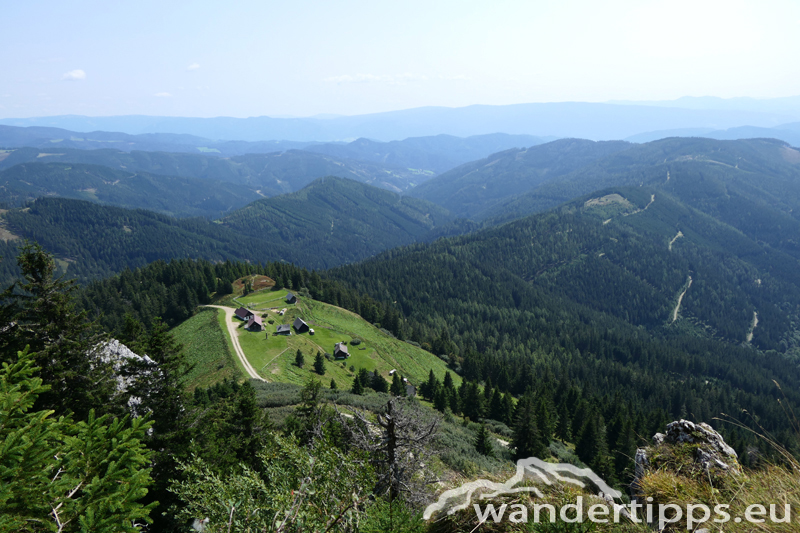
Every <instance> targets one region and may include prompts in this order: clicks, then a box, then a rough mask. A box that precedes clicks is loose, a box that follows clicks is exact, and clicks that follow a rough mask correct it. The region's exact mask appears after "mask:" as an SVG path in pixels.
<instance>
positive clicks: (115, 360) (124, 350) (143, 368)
mask: <svg viewBox="0 0 800 533" xmlns="http://www.w3.org/2000/svg"><path fill="white" fill-rule="evenodd" d="M96 353H97V355H98V356H99V357H100V359H101V360H102V361H104V362H106V363H109V362H110V363H111V365H112V367H113V369H114V374H115V375H116V379H117V394H119V395H122V394H125V393H126V392H128V389H129V388H130V386H131V385H133V383H134V382H135V381H136V379H138V378H140V377H142V376H147V375H151V374H152V373H153V372H158V364H157V363H156V362H155V361H153V360H152V359H151V358H150V357H148V356H147V355H143V356H142V355H139V354H137V353H135V352H134V351H132V350H131V349H130V348H128V347H127V346H125V345H124V344H122V343H121V342H119V341H118V340H117V339H111V340H110V341H107V342H105V343H103V344H102V345H100V346H98V347H97V352H96ZM141 403H142V399H141V398H139V397H138V396H134V395H131V396H129V397H128V400H127V404H128V410H129V411H130V412H131V414H132V415H133V416H141V415H142V414H144V413H141V412H140V411H141V408H140V405H141Z"/></svg>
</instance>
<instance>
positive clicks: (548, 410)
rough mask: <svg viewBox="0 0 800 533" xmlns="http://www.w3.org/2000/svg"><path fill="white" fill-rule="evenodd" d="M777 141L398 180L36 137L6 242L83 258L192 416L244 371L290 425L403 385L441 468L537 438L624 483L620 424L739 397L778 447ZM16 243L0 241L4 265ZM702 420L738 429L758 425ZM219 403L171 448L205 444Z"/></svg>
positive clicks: (507, 455)
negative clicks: (243, 166) (100, 161)
mask: <svg viewBox="0 0 800 533" xmlns="http://www.w3.org/2000/svg"><path fill="white" fill-rule="evenodd" d="M414 142H415V143H417V142H418V141H414ZM447 142H452V140H447ZM459 142H460V141H459ZM411 144H413V143H411ZM456 144H458V143H456ZM320 146H321V148H320ZM320 146H318V147H316V148H319V149H320V150H327V151H328V152H331V153H344V149H340V148H341V147H339V148H337V149H336V150H334V149H333V148H331V146H328V147H327V148H326V147H325V145H320ZM335 146H339V145H335ZM461 146H462V148H463V146H464V144H461ZM316 148H315V149H316ZM384 148H387V147H378V146H373V145H372V144H370V143H367V142H364V141H361V142H358V143H356V145H355V146H351V147H350V148H349V149H352V150H356V149H362V150H365V151H370V150H378V149H381V150H382V149H384ZM401 148H402V147H397V146H394V147H393V148H392V149H393V150H398V151H397V152H392V153H393V154H395V155H391V157H400V156H399V155H398V154H400V153H403V150H405V149H406V148H408V146H406V147H405V148H403V150H401ZM784 148H785V147H784V146H783V145H781V144H779V143H777V142H772V141H764V140H748V141H709V140H706V139H697V140H692V141H688V140H685V139H667V140H664V141H656V142H653V143H648V144H643V145H634V144H631V143H625V142H608V143H594V142H591V141H581V140H574V139H571V140H559V141H554V142H551V143H544V144H537V145H533V146H530V147H528V148H525V149H511V150H506V151H502V152H499V153H496V154H492V155H489V156H488V157H487V158H486V159H483V160H479V161H476V162H471V163H466V164H463V165H461V166H459V167H456V168H455V169H451V170H448V171H445V172H443V173H442V174H440V175H437V176H427V180H426V181H425V183H423V184H420V185H416V184H412V183H410V182H407V189H405V190H404V192H405V194H401V193H398V192H393V191H392V190H387V189H392V188H395V189H401V187H398V186H394V185H391V183H390V182H388V181H386V182H385V183H383V184H382V187H376V186H374V184H371V183H373V182H374V180H373V182H371V181H370V180H371V179H372V178H369V177H365V174H363V173H361V174H359V173H358V172H355V171H353V172H352V173H351V174H348V173H349V172H350V170H348V169H351V170H352V169H357V168H364V167H359V166H358V165H355V164H352V165H349V164H348V165H349V166H347V165H344V166H341V165H337V166H338V167H339V169H343V171H341V172H336V171H334V172H335V173H334V174H333V175H324V176H321V177H319V178H317V179H314V180H312V181H310V182H307V183H305V184H304V185H303V187H302V188H300V189H299V190H290V189H291V188H293V187H295V186H296V184H297V183H303V182H302V181H298V182H295V185H293V184H288V185H286V186H287V187H288V188H289V189H287V190H285V191H284V192H283V193H282V194H275V195H273V194H274V193H276V192H279V191H276V190H275V189H274V188H273V189H270V188H268V187H265V188H264V189H262V188H261V187H262V186H263V185H264V184H265V183H268V180H267V181H264V180H263V179H261V178H259V180H261V181H258V180H256V181H254V178H252V176H250V177H248V176H249V175H247V174H240V175H237V176H235V177H234V175H233V174H230V175H228V177H226V178H225V179H224V180H218V181H214V180H213V179H212V178H211V177H210V176H211V175H212V174H213V173H214V172H216V171H214V170H212V169H211V166H213V165H214V164H216V163H213V164H212V163H211V159H208V160H204V161H205V162H204V163H203V165H205V164H208V165H209V167H208V169H206V170H202V171H200V170H197V169H195V170H193V171H192V172H191V173H192V174H193V177H180V176H167V175H163V174H158V173H150V171H146V170H141V169H127V168H124V169H118V170H112V168H111V167H106V166H102V165H93V164H86V163H82V162H69V161H54V159H55V158H61V157H67V156H69V157H70V158H72V159H75V160H78V159H80V157H78V155H80V154H78V155H75V153H70V152H69V151H68V150H67V149H65V150H59V152H53V154H56V153H58V154H62V155H60V156H57V155H52V156H46V157H44V158H41V157H39V155H41V153H42V152H39V151H36V152H35V154H36V155H35V159H36V160H38V161H40V160H42V159H46V160H47V161H54V162H48V163H41V162H21V163H19V162H18V163H16V164H14V165H11V166H9V167H8V168H6V170H3V171H0V177H2V178H3V180H4V181H3V182H2V183H3V188H2V192H3V194H5V196H4V197H3V198H4V201H5V202H6V204H5V205H6V207H5V208H3V211H2V213H0V221H1V222H0V223H1V224H2V228H3V231H5V232H6V233H5V235H7V236H8V237H9V238H7V239H4V240H3V242H1V243H0V246H1V247H2V248H0V253H1V254H2V255H3V257H4V258H5V257H9V258H11V257H15V256H16V255H17V254H19V253H20V252H21V251H22V252H23V254H24V253H25V250H27V248H26V245H25V240H26V239H28V240H35V241H36V242H38V243H39V244H41V245H42V246H43V247H44V248H45V250H47V251H50V252H53V253H54V257H53V263H52V265H53V269H54V275H64V274H66V277H67V278H74V279H75V280H77V281H78V282H79V283H80V285H79V286H78V287H77V288H75V289H74V291H75V293H74V294H75V305H76V306H77V307H76V309H79V310H81V312H85V313H86V315H85V316H86V318H87V319H92V320H95V321H96V324H97V327H101V328H103V330H104V331H107V332H108V333H109V334H110V335H111V336H112V338H115V339H120V340H121V341H122V343H123V344H124V346H128V347H131V349H132V350H134V351H136V350H139V351H140V352H143V353H160V352H159V350H162V349H163V350H166V351H167V352H168V353H170V354H172V355H170V356H169V357H175V358H176V359H175V360H176V361H178V360H183V361H185V365H186V366H185V367H186V369H187V370H186V372H185V374H182V377H181V378H180V381H179V384H177V385H175V387H177V388H178V389H180V390H183V391H185V394H186V396H185V398H186V400H185V401H186V402H188V403H186V404H185V406H187V407H185V409H186V412H187V413H193V414H192V415H191V416H193V417H195V416H196V417H198V418H197V419H196V421H195V422H189V421H188V420H187V421H186V423H187V424H200V423H201V422H200V421H201V420H206V419H205V418H204V417H207V416H211V417H218V418H217V420H223V419H226V420H227V418H225V417H228V416H232V417H235V416H238V415H233V414H222V411H220V412H217V411H215V410H216V409H227V410H228V411H225V412H227V413H235V412H238V411H236V409H240V407H236V405H240V404H236V403H235V402H240V401H244V400H242V399H241V397H240V395H241V394H244V393H242V392H241V390H242V389H241V387H245V389H246V390H252V391H253V392H252V393H250V392H248V393H247V394H252V396H251V399H250V400H247V401H248V402H251V403H250V405H252V406H254V407H253V409H257V410H261V412H263V413H265V415H264V416H269V417H270V419H272V420H273V421H274V423H275V425H276V427H278V428H281V431H285V432H295V433H294V434H295V435H297V434H300V435H305V433H303V431H306V430H302V429H298V428H300V427H301V426H298V425H297V424H301V425H302V423H304V422H302V423H301V422H299V421H302V420H305V418H303V417H306V416H310V415H307V414H303V413H307V412H309V411H304V410H305V409H309V408H308V407H305V405H306V404H305V403H304V402H308V401H309V400H308V394H316V395H317V396H316V397H317V398H318V400H316V401H318V402H322V404H326V403H327V402H328V401H330V402H332V405H333V406H334V407H332V409H335V410H339V411H338V412H339V414H340V415H341V416H345V417H346V418H348V419H349V420H353V421H355V420H356V419H358V417H359V416H364V417H366V419H367V420H370V421H371V420H374V419H375V417H376V416H377V414H378V413H380V412H381V409H383V408H384V407H385V402H387V401H389V400H391V399H392V398H395V399H396V400H395V401H399V400H398V399H399V398H404V397H405V396H406V395H411V396H412V397H414V398H416V399H414V400H410V405H415V406H416V407H414V409H418V410H419V411H418V414H417V415H415V416H417V418H419V419H420V420H423V419H427V417H430V416H434V417H440V419H441V422H440V423H441V424H442V427H443V428H444V429H443V430H442V433H440V434H439V435H438V436H437V437H436V438H437V439H438V440H437V442H438V443H439V445H444V446H446V448H447V450H446V451H442V452H439V453H438V455H437V456H436V459H435V461H434V463H433V464H434V465H435V468H436V469H437V472H438V473H439V475H441V476H443V477H447V478H453V477H457V476H465V477H470V476H473V475H474V474H475V472H478V471H482V472H500V471H503V469H504V468H507V467H508V465H509V464H511V463H510V459H511V458H512V457H517V456H519V457H521V456H527V455H532V456H533V455H535V456H542V457H546V458H549V459H550V460H553V461H560V462H568V463H573V464H580V465H585V466H588V467H591V468H593V469H595V470H596V471H598V472H601V473H602V475H603V477H604V479H607V480H611V482H613V483H615V484H616V486H620V487H621V486H622V485H623V484H624V483H626V482H627V480H629V479H630V476H631V472H632V470H631V465H630V464H629V461H626V460H625V459H624V458H625V457H628V456H630V455H631V454H634V453H635V451H636V447H637V446H638V445H639V444H640V443H641V439H639V438H638V437H637V435H647V434H652V433H654V432H656V431H658V430H660V429H661V428H663V426H664V425H665V424H666V423H668V422H669V421H672V420H679V419H682V418H687V417H690V418H693V419H696V420H712V421H714V420H715V417H717V416H718V415H719V414H720V413H741V412H745V411H746V412H748V413H758V415H759V424H761V427H763V428H764V430H766V431H770V432H771V433H772V434H773V435H775V439H776V442H780V443H781V445H783V446H792V442H793V440H792V436H791V432H790V431H789V430H788V428H787V426H786V424H785V418H784V416H785V415H784V414H783V410H782V407H781V406H780V405H776V403H775V402H774V401H773V400H774V398H773V396H774V394H775V393H774V391H775V390H776V389H775V383H779V384H780V386H781V389H780V390H781V391H783V392H782V394H784V395H785V396H784V400H783V401H785V402H787V403H788V404H790V405H800V396H798V393H797V391H798V390H800V389H799V388H798V384H800V368H798V366H797V361H798V360H800V329H799V328H800V326H799V324H800V318H799V317H800V307H798V306H799V305H800V304H798V302H800V275H798V272H800V269H798V268H797V267H798V266H800V265H798V262H800V252H798V249H797V247H796V245H795V243H796V242H798V240H800V222H798V220H797V216H798V213H800V180H798V174H799V172H798V169H797V167H796V163H795V162H793V160H791V158H789V159H787V158H786V157H785V150H784ZM25 150H26V149H23V148H21V149H19V151H20V153H19V154H17V155H16V157H22V156H23V155H24V153H23V152H24V151H25ZM10 153H11V154H12V156H13V155H14V153H15V152H10ZM30 153H31V154H33V153H34V152H33V151H31V152H30ZM48 153H49V152H48ZM370 153H372V152H370ZM283 154H284V155H280V154H278V155H274V154H273V155H270V156H269V157H270V158H283V157H286V158H287V159H289V160H291V161H294V162H293V163H291V165H289V166H286V167H283V171H282V172H287V173H292V174H293V175H297V171H296V169H292V168H293V167H292V165H295V164H298V163H299V162H300V161H301V159H302V158H305V157H306V156H304V155H302V154H298V153H289V152H283ZM375 154H377V155H375V156H374V157H373V156H370V157H371V158H372V159H381V158H385V159H387V160H388V159H391V157H390V155H387V153H384V152H375ZM380 154H383V155H380ZM317 155H320V154H317ZM317 155H315V156H313V157H317ZM417 155H419V154H417ZM406 156H408V157H411V155H408V154H406ZM26 157H27V156H26ZM31 157H32V156H31ZM91 157H96V156H95V155H92V156H91ZM104 157H111V158H112V159H113V160H115V161H116V163H115V164H116V165H117V166H120V165H122V166H125V167H127V166H128V165H127V163H132V162H134V161H138V163H135V165H134V166H136V165H139V166H140V167H146V166H147V165H150V167H151V168H152V167H153V165H154V162H155V161H161V162H165V161H172V163H170V164H172V165H176V166H172V167H170V166H166V167H163V168H180V165H179V164H177V162H179V161H180V162H181V163H180V164H183V163H187V162H190V161H194V163H192V164H195V163H197V162H198V161H200V160H190V159H181V158H184V155H182V154H180V153H175V154H172V155H170V156H169V157H166V156H164V155H163V154H161V155H159V154H153V155H152V156H146V157H145V156H144V155H143V154H142V153H136V152H130V153H128V152H115V153H113V154H107V155H105V156H104ZM193 157H194V156H193ZM202 157H208V158H213V157H215V156H202ZM243 157H245V156H243ZM247 157H249V156H247ZM324 157H336V156H331V155H324ZM415 157H417V156H415ZM420 157H421V156H420ZM10 158H11V156H9V158H7V159H6V161H8V160H9V159H10ZM124 158H128V159H124ZM245 158H246V157H245ZM112 159H109V161H111V160H112ZM368 159H369V158H368ZM232 160H233V159H232V158H229V159H227V160H226V161H228V162H227V163H224V165H230V161H232ZM257 160H258V161H261V162H264V161H266V160H267V159H264V158H262V159H260V160H259V159H253V160H252V161H257ZM123 161H124V162H123ZM148 161H149V162H148ZM309 161H313V159H309ZM12 162H13V161H12ZM142 162H147V165H145V164H144V163H142ZM239 162H241V161H239ZM159 164H161V163H159ZM237 164H238V163H237ZM259 164H260V163H259ZM269 164H272V163H269ZM304 164H305V163H302V164H301V166H302V165H304ZM365 164H366V163H365ZM369 164H370V165H372V164H376V163H373V162H369ZM197 168H200V167H197ZM229 168H230V167H229ZM320 168H321V169H323V171H324V172H327V170H326V169H325V168H326V167H324V166H322V167H320ZM226 172H227V171H226ZM355 174H357V176H356V177H357V178H358V179H351V177H352V176H353V175H355ZM223 175H224V173H223ZM273 175H274V174H273ZM307 175H310V174H307ZM665 175H666V176H668V178H667V179H666V180H665V179H664V176H665ZM303 179H305V178H303ZM376 179H377V178H376ZM275 180H276V181H275V182H274V183H277V184H280V185H281V186H283V185H284V184H286V183H288V182H285V183H284V180H283V179H282V178H279V177H275ZM395 183H399V182H395ZM390 185H391V186H390ZM405 186H406V185H404V187H405ZM256 187H258V188H256ZM209 191H213V196H209ZM154 210H159V211H160V212H155V211H154ZM191 215H200V216H191ZM34 263H35V262H34ZM36 264H38V263H36ZM29 268H31V263H24V262H23V263H20V265H15V264H13V262H11V261H7V260H5V259H4V260H2V261H0V275H1V276H2V279H3V280H4V283H5V284H6V285H8V283H10V282H11V281H12V280H14V279H15V278H17V277H18V276H19V273H20V272H22V271H24V269H29ZM753 280H757V281H756V282H754V281H753ZM6 294H14V293H13V292H11V293H6ZM290 294H292V295H294V296H295V297H296V299H292V298H289V295H290ZM238 309H243V310H246V311H247V313H249V314H250V315H252V316H253V317H254V318H253V319H252V320H242V319H241V318H239V317H237V316H236V314H235V312H236V310H238ZM256 319H257V320H256ZM279 327H280V328H281V331H280V332H279V331H278V328H279ZM312 331H313V334H312ZM132 332H138V333H136V334H133V333H132ZM278 333H281V334H278ZM287 333H288V334H287ZM159 335H162V336H166V335H168V338H170V339H173V340H174V342H175V343H179V344H175V345H174V347H173V348H169V346H171V344H170V342H173V341H166V340H165V338H166V337H165V338H162V337H160V336H159ZM151 336H152V339H151ZM148 339H151V340H148ZM20 342H21V341H20ZM343 348H344V350H346V351H343ZM170 350H171V351H170ZM337 354H338V356H337ZM342 354H344V355H342ZM168 360H169V359H165V361H168ZM169 364H172V363H169ZM176 364H177V363H176ZM169 368H172V367H169ZM176 368H177V367H176ZM171 371H172V370H170V372H171ZM395 376H397V379H396V378H395ZM248 387H249V388H248ZM309 387H310V388H309ZM315 388H316V389H315ZM176 390H177V389H176ZM313 390H317V391H318V392H313ZM234 398H238V399H236V400H234ZM322 398H324V399H322ZM146 401H148V402H150V401H153V400H152V399H147V400H146ZM229 402H234V403H229ZM214 406H216V407H214ZM314 409H323V408H322V407H315V408H314ZM320 412H322V411H320ZM214 413H216V414H214ZM175 416H178V415H175ZM370 423H372V422H370ZM226 424H227V422H226ZM525 424H532V426H531V427H535V432H534V434H532V435H533V436H530V435H529V436H528V437H523V436H522V435H523V431H527V430H525V429H524V428H525V427H528V426H526V425H525ZM713 424H714V427H715V429H716V430H718V431H721V432H722V433H723V434H724V435H725V438H726V440H729V441H730V442H731V443H732V446H734V447H735V448H736V449H737V450H746V449H749V448H748V447H751V448H752V447H754V446H758V441H757V440H756V439H755V438H754V437H752V436H751V435H749V434H748V433H746V432H743V431H738V430H736V429H730V428H729V427H726V426H724V425H723V424H720V423H718V422H717V421H714V423H713ZM212 425H213V424H212ZM192 427H194V426H192ZM601 427H602V428H603V430H602V431H603V432H604V433H603V432H601V430H600V428H601ZM220 428H223V426H219V428H218V429H214V430H213V431H212V433H209V435H206V436H203V435H201V434H198V433H193V434H194V435H195V436H194V438H195V439H196V442H197V443H200V444H195V445H192V446H194V447H186V448H184V450H189V449H192V450H198V449H202V450H203V451H202V452H201V453H203V454H205V456H206V457H215V454H216V453H217V452H212V451H209V450H214V449H216V446H217V445H216V444H214V443H213V442H211V441H210V440H208V439H210V438H212V437H211V435H215V434H216V433H214V432H217V431H228V430H227V429H220ZM292 428H294V429H292ZM162 431H163V429H162ZM187 431H190V430H188V429H187ZM191 431H195V430H194V429H192V430H191ZM314 431H316V430H314ZM298 432H299V433H298ZM260 434H261V435H262V436H263V435H266V433H260ZM537 435H538V436H537ZM214 438H216V437H214ZM482 439H483V440H482ZM485 442H490V443H494V444H488V445H487V444H485ZM481 443H483V444H481ZM497 443H500V444H497ZM598 443H599V444H598ZM198 446H199V448H198ZM487 446H488V448H487ZM598 446H599V448H598ZM205 447H208V448H205ZM481 450H483V451H481ZM484 452H486V453H484ZM175 453H179V452H177V451H176V452H175ZM180 453H184V452H180ZM742 453H745V452H744V451H743V452H742ZM526 454H527V455H526Z"/></svg>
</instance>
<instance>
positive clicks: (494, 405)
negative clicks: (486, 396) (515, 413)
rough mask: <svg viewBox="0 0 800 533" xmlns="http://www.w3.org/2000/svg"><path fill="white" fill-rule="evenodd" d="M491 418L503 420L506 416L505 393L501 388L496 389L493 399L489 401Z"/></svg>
mask: <svg viewBox="0 0 800 533" xmlns="http://www.w3.org/2000/svg"><path fill="white" fill-rule="evenodd" d="M489 418H491V419H492V420H497V421H499V422H503V421H504V419H505V416H504V414H503V395H502V394H501V393H500V390H499V389H494V392H493V393H492V399H491V400H490V402H489Z"/></svg>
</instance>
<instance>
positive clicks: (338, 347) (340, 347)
mask: <svg viewBox="0 0 800 533" xmlns="http://www.w3.org/2000/svg"><path fill="white" fill-rule="evenodd" d="M348 357H350V352H348V351H347V345H346V344H344V343H342V342H337V343H336V344H335V345H334V347H333V358H334V359H347V358H348Z"/></svg>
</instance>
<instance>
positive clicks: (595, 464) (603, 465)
mask: <svg viewBox="0 0 800 533" xmlns="http://www.w3.org/2000/svg"><path fill="white" fill-rule="evenodd" d="M575 453H576V454H577V455H578V457H579V458H580V460H581V461H583V462H584V463H586V464H587V465H589V467H590V468H591V469H592V470H594V472H595V473H596V474H597V475H599V476H600V477H602V478H603V479H604V480H606V481H607V482H609V483H611V482H613V481H614V466H613V462H612V460H611V456H610V455H609V453H608V443H607V442H606V428H605V422H604V421H603V416H602V415H601V414H600V413H598V412H597V411H596V410H594V409H593V410H592V413H591V415H590V416H589V418H588V419H587V421H586V424H585V425H584V428H583V432H582V433H581V437H580V439H579V440H578V443H577V445H576V446H575Z"/></svg>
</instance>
